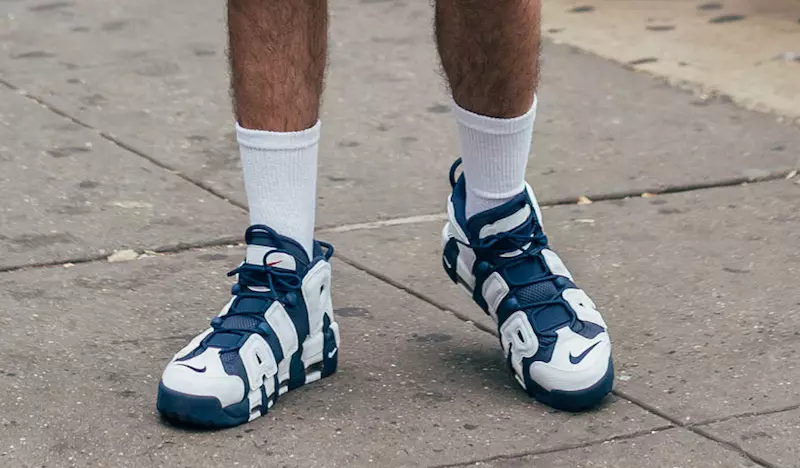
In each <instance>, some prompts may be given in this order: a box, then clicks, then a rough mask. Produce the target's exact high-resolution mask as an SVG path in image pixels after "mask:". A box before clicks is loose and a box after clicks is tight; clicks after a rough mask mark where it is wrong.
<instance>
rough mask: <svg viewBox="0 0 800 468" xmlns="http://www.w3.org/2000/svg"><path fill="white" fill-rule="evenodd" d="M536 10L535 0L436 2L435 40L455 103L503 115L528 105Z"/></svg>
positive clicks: (534, 71) (534, 68)
mask: <svg viewBox="0 0 800 468" xmlns="http://www.w3.org/2000/svg"><path fill="white" fill-rule="evenodd" d="M540 12H541V1H540V0H495V1H486V0H437V1H436V40H437V43H438V48H439V55H440V56H441V59H442V67H443V68H444V72H445V74H446V75H447V79H448V81H449V82H450V88H451V90H452V93H453V98H454V99H455V101H456V103H458V104H459V105H460V106H461V107H463V108H465V109H468V110H470V111H472V112H474V113H476V114H481V115H484V116H489V117H503V118H508V117H516V116H519V115H522V114H524V113H525V112H527V111H528V110H529V109H530V108H531V105H532V104H533V99H534V93H535V90H536V85H537V81H538V66H539V37H540V31H539V17H540Z"/></svg>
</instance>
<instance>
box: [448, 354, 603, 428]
mask: <svg viewBox="0 0 800 468" xmlns="http://www.w3.org/2000/svg"><path fill="white" fill-rule="evenodd" d="M463 344H464V343H462V345H463ZM467 344H468V346H459V345H458V344H457V343H455V342H453V341H448V342H444V343H439V346H440V349H439V354H440V356H441V362H442V363H444V364H447V365H448V367H450V368H456V369H459V370H460V371H461V372H459V373H460V374H461V375H460V377H461V378H462V379H466V382H465V384H466V385H469V386H470V388H483V389H484V391H486V392H490V393H495V394H501V395H505V396H508V397H512V398H513V399H514V400H517V401H520V402H529V403H530V404H533V405H535V406H537V407H539V409H541V410H543V411H546V412H549V413H564V414H574V415H576V416H577V415H580V414H591V413H597V412H600V411H603V410H605V409H607V408H609V406H610V405H612V404H613V403H614V402H615V401H616V400H617V397H616V396H615V395H614V394H609V395H608V396H606V397H605V398H604V399H603V401H601V402H600V404H599V405H598V406H595V407H594V408H591V409H588V410H584V411H582V412H580V413H571V412H567V411H561V410H557V409H554V408H551V407H549V406H547V405H544V404H542V403H539V402H538V401H536V400H535V399H534V398H533V397H531V396H530V395H528V394H527V392H526V391H525V390H524V389H522V387H520V385H519V383H517V381H516V379H515V378H514V377H513V375H512V373H511V371H510V370H509V369H508V366H507V364H506V361H505V359H504V358H503V353H502V351H501V349H500V344H499V343H496V344H495V345H494V346H489V345H488V344H482V343H467Z"/></svg>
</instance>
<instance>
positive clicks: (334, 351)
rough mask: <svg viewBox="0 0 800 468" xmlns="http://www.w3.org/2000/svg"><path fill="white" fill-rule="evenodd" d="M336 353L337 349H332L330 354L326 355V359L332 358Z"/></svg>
mask: <svg viewBox="0 0 800 468" xmlns="http://www.w3.org/2000/svg"><path fill="white" fill-rule="evenodd" d="M336 351H339V348H333V350H331V352H330V353H328V359H330V358H332V357H333V355H334V354H336Z"/></svg>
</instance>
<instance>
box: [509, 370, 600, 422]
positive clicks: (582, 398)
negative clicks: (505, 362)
mask: <svg viewBox="0 0 800 468" xmlns="http://www.w3.org/2000/svg"><path fill="white" fill-rule="evenodd" d="M512 372H513V371H512ZM526 385H527V387H528V388H526V389H525V391H526V392H528V395H530V396H532V397H533V398H534V399H536V401H539V402H541V403H544V404H545V405H547V406H550V407H552V408H555V409H557V410H561V411H569V412H571V413H579V412H582V411H586V410H590V409H592V408H595V407H597V406H598V405H600V403H602V401H603V399H604V398H605V397H606V395H608V394H609V393H611V390H613V389H614V361H613V360H612V359H611V358H609V360H608V370H606V373H605V374H604V375H603V377H602V378H601V379H600V380H599V381H598V382H597V383H595V384H594V385H592V386H591V387H589V388H585V389H583V390H577V391H574V392H567V391H562V390H553V391H547V390H545V389H544V388H542V387H541V386H540V385H538V384H537V383H536V382H533V381H532V380H530V379H528V382H527V384H526Z"/></svg>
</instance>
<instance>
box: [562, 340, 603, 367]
mask: <svg viewBox="0 0 800 468" xmlns="http://www.w3.org/2000/svg"><path fill="white" fill-rule="evenodd" d="M599 344H600V343H595V344H593V345H591V346H589V347H588V348H586V350H585V351H584V352H582V353H581V354H579V355H577V356H573V355H572V352H571V351H570V353H569V362H571V363H573V364H579V363H580V362H581V361H583V358H585V357H586V356H587V355H589V352H591V351H592V350H593V349H594V347H595V346H597V345H599Z"/></svg>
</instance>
